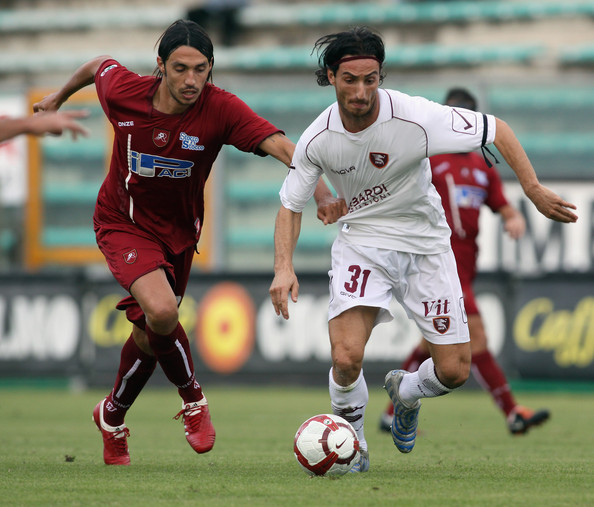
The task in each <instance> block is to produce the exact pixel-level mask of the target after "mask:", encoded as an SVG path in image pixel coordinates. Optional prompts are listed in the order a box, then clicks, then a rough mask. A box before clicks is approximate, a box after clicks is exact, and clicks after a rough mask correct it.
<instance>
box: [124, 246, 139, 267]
mask: <svg viewBox="0 0 594 507" xmlns="http://www.w3.org/2000/svg"><path fill="white" fill-rule="evenodd" d="M137 258H138V252H136V248H134V249H133V250H130V251H129V252H126V253H125V254H124V261H125V262H126V264H134V263H135V262H136V259H137Z"/></svg>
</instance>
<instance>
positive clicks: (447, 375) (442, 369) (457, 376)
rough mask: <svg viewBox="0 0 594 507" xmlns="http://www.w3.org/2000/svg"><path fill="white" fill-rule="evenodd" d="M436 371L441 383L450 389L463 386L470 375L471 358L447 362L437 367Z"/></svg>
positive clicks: (460, 358)
mask: <svg viewBox="0 0 594 507" xmlns="http://www.w3.org/2000/svg"><path fill="white" fill-rule="evenodd" d="M435 371H436V373H437V377H438V378H439V381H440V382H441V383H442V384H443V385H444V386H446V387H449V388H450V389H456V388H457V387H460V386H462V385H463V384H464V383H465V382H466V381H467V380H468V377H469V375H470V356H469V357H468V358H466V357H459V358H457V360H454V361H447V362H445V363H444V364H439V365H437V364H436V365H435Z"/></svg>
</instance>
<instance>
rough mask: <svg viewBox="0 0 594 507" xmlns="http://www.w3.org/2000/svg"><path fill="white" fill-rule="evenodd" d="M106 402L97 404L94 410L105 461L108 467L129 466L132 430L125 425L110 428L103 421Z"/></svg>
mask: <svg viewBox="0 0 594 507" xmlns="http://www.w3.org/2000/svg"><path fill="white" fill-rule="evenodd" d="M104 404H105V400H101V401H100V402H99V403H97V406H96V407H95V410H93V420H94V421H95V424H96V425H97V428H98V429H99V431H100V432H101V435H102V436H103V461H104V462H105V464H106V465H129V464H130V454H129V453H128V441H127V438H128V437H129V436H130V430H128V428H126V425H125V424H121V425H120V426H109V425H108V424H106V423H105V421H104V420H103V405H104Z"/></svg>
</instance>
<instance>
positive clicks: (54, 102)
mask: <svg viewBox="0 0 594 507" xmlns="http://www.w3.org/2000/svg"><path fill="white" fill-rule="evenodd" d="M61 105H62V102H61V101H60V100H59V99H58V92H54V93H50V94H49V95H46V96H45V97H43V98H42V99H41V100H40V101H39V102H36V103H35V104H33V112H34V113H42V112H44V111H57V110H58V109H60V106H61Z"/></svg>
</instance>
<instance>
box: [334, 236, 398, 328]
mask: <svg viewBox="0 0 594 507" xmlns="http://www.w3.org/2000/svg"><path fill="white" fill-rule="evenodd" d="M382 255H383V254H382V252H381V251H380V250H379V249H377V248H367V247H360V246H358V245H351V244H350V243H345V242H343V241H340V240H335V242H334V244H333V245H332V269H331V270H330V271H329V272H328V276H329V277H330V303H329V306H328V321H331V320H332V319H334V318H336V317H338V316H340V315H341V314H342V313H343V312H346V311H347V310H350V309H352V308H357V307H373V308H377V309H378V311H377V312H376V319H375V322H374V325H375V324H379V323H380V322H389V321H390V320H392V319H393V315H392V313H391V311H390V302H391V300H392V285H391V282H390V280H389V279H388V275H387V274H386V270H385V269H384V268H383V267H382V259H381V258H379V257H381V256H382Z"/></svg>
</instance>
